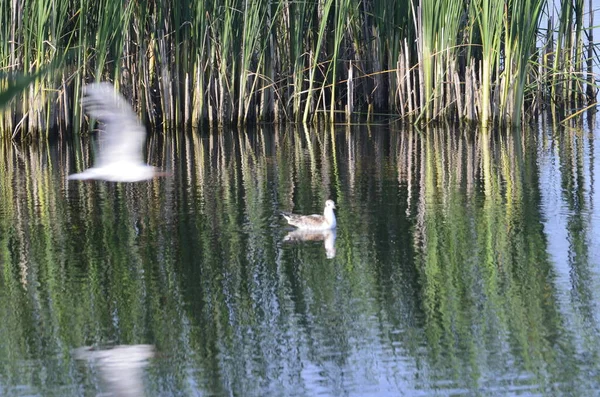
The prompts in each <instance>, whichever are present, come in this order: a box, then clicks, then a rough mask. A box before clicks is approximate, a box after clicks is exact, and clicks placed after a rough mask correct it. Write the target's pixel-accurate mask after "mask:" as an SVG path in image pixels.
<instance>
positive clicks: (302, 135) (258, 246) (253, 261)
mask: <svg viewBox="0 0 600 397" xmlns="http://www.w3.org/2000/svg"><path fill="white" fill-rule="evenodd" d="M597 128H598V127H597V125H596V123H595V122H594V120H591V121H589V122H586V123H585V124H584V125H583V126H581V127H575V126H571V127H559V126H554V125H551V124H545V123H543V122H540V124H539V125H538V126H536V127H535V129H530V128H527V129H525V130H523V131H493V132H482V131H479V132H467V131H465V130H458V129H448V128H431V129H426V130H423V131H418V130H407V129H403V128H402V127H397V126H371V127H366V126H355V127H335V128H329V127H328V128H325V127H323V128H319V129H314V130H312V129H309V130H307V129H304V128H303V127H301V126H288V127H285V128H274V127H272V126H268V127H263V128H260V129H257V130H252V131H228V130H225V131H220V132H199V131H191V132H188V133H180V134H177V135H174V136H169V135H168V134H167V136H165V137H162V136H158V135H155V136H152V137H151V138H150V139H149V140H148V142H147V147H148V152H149V154H148V158H149V162H150V163H151V164H153V165H157V166H159V167H161V168H162V169H164V170H166V171H167V172H169V173H170V175H169V176H167V177H164V178H160V179H155V180H153V181H149V182H140V183H135V184H133V183H108V182H81V181H67V175H68V174H70V173H74V172H78V171H81V170H82V169H84V168H86V167H87V166H89V165H90V162H91V161H93V155H94V144H91V143H90V141H89V140H88V139H85V138H84V139H82V141H81V142H77V144H74V145H67V144H63V143H52V144H48V145H18V144H14V143H10V142H4V143H2V144H1V145H0V152H1V153H0V173H1V174H0V194H1V195H2V197H1V207H0V319H1V320H0V395H3V396H4V395H7V396H32V395H37V396H98V395H119V396H143V395H145V396H232V395H235V396H283V395H286V396H315V395H322V396H398V395H407V396H415V395H416V396H419V395H421V396H426V395H497V394H503V395H556V394H570V395H590V394H593V393H596V392H597V390H598V389H599V388H600V357H599V356H600V343H599V342H600V333H599V325H600V323H599V320H600V312H599V307H600V266H599V265H600V252H599V245H598V244H597V243H596V242H597V241H598V240H599V239H600V186H598V184H599V181H598V179H599V178H596V170H600V164H599V162H600V156H599V155H598V154H597V153H596V148H597V147H599V143H598V141H597V137H596V135H597V134H598V130H597ZM328 198H331V199H333V200H334V201H335V202H336V206H337V210H336V214H337V219H338V226H337V230H336V231H335V233H324V234H321V235H316V236H315V235H312V236H308V237H307V236H303V235H297V234H290V232H291V231H292V229H293V228H291V227H290V226H288V225H287V224H286V223H285V221H284V220H283V218H282V217H281V216H280V214H279V212H280V211H293V212H296V213H305V214H309V213H320V212H322V210H323V206H324V202H325V200H326V199H328ZM110 393H112V394H110Z"/></svg>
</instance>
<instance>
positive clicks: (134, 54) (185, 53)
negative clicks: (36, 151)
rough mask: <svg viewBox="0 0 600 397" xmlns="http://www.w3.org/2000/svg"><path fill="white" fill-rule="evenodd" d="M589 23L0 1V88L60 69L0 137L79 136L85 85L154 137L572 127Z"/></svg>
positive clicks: (519, 7) (393, 11)
mask: <svg viewBox="0 0 600 397" xmlns="http://www.w3.org/2000/svg"><path fill="white" fill-rule="evenodd" d="M590 10H591V1H590V4H587V5H586V4H584V0H572V1H561V2H559V3H558V6H557V5H555V4H554V3H551V2H548V1H545V0H507V1H506V2H498V1H495V0H472V1H467V2H463V1H456V0H451V1H435V0H412V1H408V0H400V1H397V2H394V3H390V2H388V1H385V0H366V1H358V0H336V1H334V0H317V1H314V0H309V1H304V2H292V1H289V0H278V1H273V2H267V1H254V2H250V1H242V0H225V1H223V2H222V1H216V0H207V1H200V2H190V1H182V2H176V1H172V0H166V1H163V2H145V1H140V2H133V1H125V2H116V1H111V0H99V1H96V2H91V1H89V0H82V1H80V2H78V3H72V2H67V1H62V0H51V1H48V0H19V1H9V0H0V32H1V35H2V36H1V37H2V38H3V39H2V40H1V42H0V71H1V72H2V74H1V79H0V85H1V87H0V88H4V89H6V87H7V86H8V85H9V84H10V79H11V78H13V77H14V76H15V75H23V74H30V73H34V72H36V71H38V70H39V69H40V68H43V67H44V66H45V65H48V64H50V63H51V62H54V63H55V66H54V67H52V68H50V70H49V71H48V72H47V73H45V74H44V75H43V76H42V77H39V78H37V79H36V80H35V82H34V83H33V84H31V85H30V86H29V87H28V88H27V89H26V90H25V91H24V92H23V93H22V95H19V96H18V97H17V99H16V100H14V101H13V102H11V104H10V106H8V107H5V108H4V110H3V111H2V115H1V116H0V117H1V118H0V127H1V130H2V131H3V135H5V136H6V135H11V136H12V135H14V136H16V135H17V134H19V133H20V132H25V133H30V132H34V131H36V133H37V134H42V135H43V134H48V132H44V131H49V128H54V127H58V129H59V130H60V131H63V130H65V129H67V128H71V127H74V128H75V129H77V128H79V126H80V125H81V121H82V116H81V109H80V106H79V105H78V103H79V97H80V95H81V88H82V85H83V84H84V83H86V82H89V81H94V80H110V81H113V82H115V84H116V85H117V86H118V89H119V90H121V91H122V92H124V93H125V95H126V96H128V98H129V99H130V100H131V101H132V102H133V103H134V104H135V106H136V107H137V110H138V112H139V113H140V114H142V115H143V117H144V118H145V119H146V121H147V122H148V123H149V124H150V125H154V126H165V127H170V126H173V125H181V124H192V125H194V124H199V123H202V122H206V121H207V122H211V123H222V124H238V125H241V124H249V123H255V122H261V121H278V120H284V119H285V120H293V121H304V122H307V121H311V120H313V119H314V118H315V117H319V118H325V119H328V120H330V121H348V120H352V119H353V118H354V117H357V118H371V117H373V116H376V115H394V116H398V117H402V118H404V119H406V120H408V121H412V122H415V121H418V122H431V121H435V120H450V121H455V122H456V121H463V120H471V121H477V122H480V123H482V124H487V123H490V122H497V123H502V124H520V123H521V122H522V120H523V117H524V116H526V115H532V114H535V113H536V112H538V111H540V110H542V109H544V108H545V107H546V106H548V105H552V106H558V107H559V108H562V109H567V111H568V113H570V114H573V113H576V112H577V111H579V110H581V109H585V108H586V107H587V106H590V105H593V104H595V101H596V91H597V86H596V78H595V76H594V74H593V70H594V68H595V67H596V63H597V62H596V59H597V57H596V53H595V47H594V44H593V39H592V38H593V35H592V34H591V28H590V27H591V26H593V11H590ZM22 135H26V134H22Z"/></svg>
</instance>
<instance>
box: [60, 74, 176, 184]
mask: <svg viewBox="0 0 600 397" xmlns="http://www.w3.org/2000/svg"><path fill="white" fill-rule="evenodd" d="M81 102H82V104H83V107H84V108H85V110H86V112H87V113H88V114H89V115H90V116H92V117H94V118H96V119H98V120H100V121H101V122H102V123H103V124H104V131H103V132H101V135H100V136H101V138H100V149H99V151H98V156H97V157H96V161H95V163H94V167H92V168H88V169H87V170H85V171H83V172H80V173H79V174H73V175H69V179H83V180H88V179H97V180H105V181H112V182H139V181H144V180H147V179H151V178H154V177H155V176H161V175H165V173H164V172H159V171H158V170H157V169H156V168H155V167H152V166H150V165H148V164H146V163H145V161H144V154H143V146H144V142H145V141H146V129H145V128H144V126H143V125H142V124H141V123H140V121H139V119H138V117H137V115H136V114H135V113H134V112H133V110H132V109H131V106H130V105H129V103H128V102H127V101H126V100H125V98H123V97H122V96H121V95H120V94H119V93H117V92H116V91H115V89H114V87H113V86H112V85H111V84H109V83H94V84H90V85H88V86H86V87H85V89H84V97H83V99H82V101H81Z"/></svg>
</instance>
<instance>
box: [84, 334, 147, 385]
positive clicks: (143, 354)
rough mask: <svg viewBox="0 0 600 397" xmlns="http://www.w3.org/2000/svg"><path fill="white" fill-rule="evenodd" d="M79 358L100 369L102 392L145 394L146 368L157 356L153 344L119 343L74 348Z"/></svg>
mask: <svg viewBox="0 0 600 397" xmlns="http://www.w3.org/2000/svg"><path fill="white" fill-rule="evenodd" d="M73 356H74V357H75V359H77V360H83V361H87V362H88V363H89V364H90V366H92V367H93V368H95V369H98V372H99V373H100V377H101V379H102V382H103V386H104V387H103V392H105V393H102V394H101V395H103V396H115V397H117V396H118V397H134V396H135V397H140V396H144V395H145V392H144V381H143V369H144V367H145V366H146V365H148V360H149V359H150V358H152V357H154V346H152V345H118V346H112V347H108V348H104V347H91V346H84V347H80V348H78V349H75V350H74V351H73ZM104 389H105V390H104Z"/></svg>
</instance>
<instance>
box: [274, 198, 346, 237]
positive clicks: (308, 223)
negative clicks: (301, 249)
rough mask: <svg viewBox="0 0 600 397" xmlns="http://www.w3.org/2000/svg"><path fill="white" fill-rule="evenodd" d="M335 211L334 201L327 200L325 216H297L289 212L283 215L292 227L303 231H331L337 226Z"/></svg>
mask: <svg viewBox="0 0 600 397" xmlns="http://www.w3.org/2000/svg"><path fill="white" fill-rule="evenodd" d="M334 209H335V203H334V202H333V200H327V201H326V202H325V210H324V211H323V215H296V214H289V213H287V212H282V213H281V215H283V217H284V218H285V219H286V220H287V221H288V223H289V224H290V225H292V226H296V227H297V228H298V229H301V230H330V229H334V228H335V226H336V221H335V213H334V212H333V210H334Z"/></svg>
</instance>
